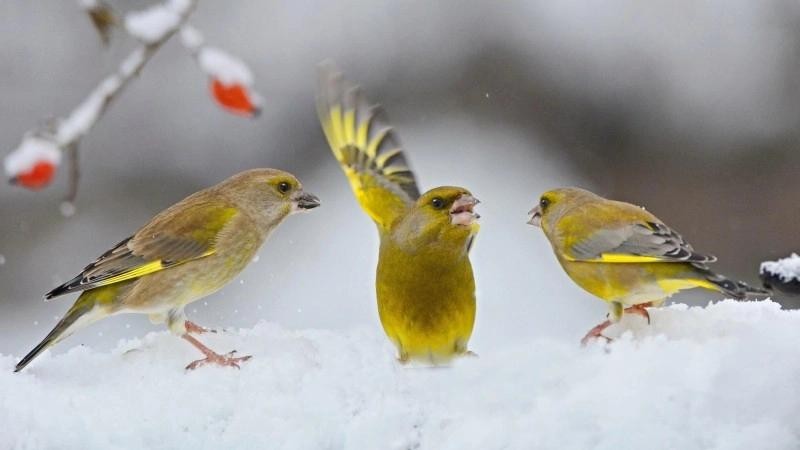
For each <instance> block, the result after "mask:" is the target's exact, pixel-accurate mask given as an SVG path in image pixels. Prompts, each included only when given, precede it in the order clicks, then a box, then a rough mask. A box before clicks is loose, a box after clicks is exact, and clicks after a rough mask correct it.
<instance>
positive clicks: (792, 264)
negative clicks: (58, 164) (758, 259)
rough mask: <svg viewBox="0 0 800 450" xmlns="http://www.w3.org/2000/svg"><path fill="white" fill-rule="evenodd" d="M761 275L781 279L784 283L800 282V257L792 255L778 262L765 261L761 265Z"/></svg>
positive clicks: (795, 254)
mask: <svg viewBox="0 0 800 450" xmlns="http://www.w3.org/2000/svg"><path fill="white" fill-rule="evenodd" d="M760 273H761V274H767V275H773V276H776V277H779V278H780V279H781V281H783V282H784V283H788V282H790V281H792V280H797V281H800V256H798V255H797V253H792V254H791V255H789V256H787V257H786V258H781V259H779V260H777V261H764V262H762V263H761V269H760Z"/></svg>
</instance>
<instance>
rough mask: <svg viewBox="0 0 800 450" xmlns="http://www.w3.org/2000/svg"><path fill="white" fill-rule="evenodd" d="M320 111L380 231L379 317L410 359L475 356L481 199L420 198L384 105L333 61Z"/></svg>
mask: <svg viewBox="0 0 800 450" xmlns="http://www.w3.org/2000/svg"><path fill="white" fill-rule="evenodd" d="M319 74H320V76H319V89H318V95H317V112H318V115H319V120H320V122H321V125H322V129H323V132H324V134H325V136H326V138H327V141H328V144H329V145H330V148H331V150H332V152H333V155H334V156H335V158H336V160H337V161H338V162H339V165H340V166H341V168H342V170H343V171H344V173H345V175H346V178H347V180H348V181H349V184H350V187H351V188H352V191H353V194H354V195H355V197H356V200H357V201H358V203H359V204H360V206H361V208H362V209H363V210H364V212H365V213H366V214H367V215H368V216H369V217H370V218H371V219H372V220H373V222H374V223H375V225H376V226H377V229H378V236H379V238H380V247H379V251H378V265H377V270H376V276H375V291H376V297H377V306H378V315H379V318H380V322H381V325H382V326H383V330H384V332H385V333H386V335H387V336H388V338H389V340H390V341H391V342H392V343H393V344H394V346H395V347H396V349H397V359H398V361H400V362H401V363H404V364H405V363H408V362H412V361H413V362H416V363H423V364H432V365H434V366H436V365H442V364H448V363H449V362H450V361H451V360H452V359H453V358H456V357H459V356H463V355H472V354H473V353H472V352H471V351H469V349H468V342H469V339H470V336H471V335H472V330H473V326H474V322H475V310H476V298H475V278H474V274H473V270H472V265H471V263H470V258H469V254H470V249H471V247H472V244H473V242H474V239H475V236H476V235H477V233H478V230H479V229H480V226H479V224H478V219H479V218H480V215H478V214H477V213H475V212H474V207H475V205H477V204H478V202H479V201H478V199H477V198H475V197H474V196H473V195H472V193H471V192H470V191H469V190H467V189H465V188H462V187H457V186H441V187H436V188H433V189H431V190H429V191H427V192H425V193H422V194H420V191H419V188H418V185H417V181H416V177H415V175H414V172H413V171H412V169H411V167H410V165H409V162H408V160H407V158H406V154H405V150H404V149H403V147H402V146H401V145H400V141H399V139H398V137H397V133H396V132H395V130H394V129H393V128H392V127H391V126H390V125H389V122H388V119H387V118H386V114H385V113H384V111H383V109H382V108H380V107H379V106H377V105H371V104H370V103H369V102H368V100H367V99H366V97H365V96H364V94H363V93H362V90H361V89H360V88H359V87H358V86H356V85H354V84H352V83H350V82H348V81H346V80H345V79H344V78H343V76H342V74H341V73H340V72H338V71H337V70H336V69H335V68H334V67H333V66H332V63H323V64H322V65H321V66H320V71H319Z"/></svg>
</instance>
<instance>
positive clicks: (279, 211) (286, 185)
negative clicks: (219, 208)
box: [216, 169, 320, 223]
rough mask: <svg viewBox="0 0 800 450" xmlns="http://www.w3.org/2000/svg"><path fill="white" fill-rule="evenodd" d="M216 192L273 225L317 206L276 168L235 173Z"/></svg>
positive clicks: (291, 177) (311, 196)
mask: <svg viewBox="0 0 800 450" xmlns="http://www.w3.org/2000/svg"><path fill="white" fill-rule="evenodd" d="M216 189H219V191H220V192H221V193H222V194H223V195H224V196H226V197H228V198H229V199H231V200H233V201H234V202H236V203H237V204H238V205H239V206H240V207H241V208H242V209H244V210H246V211H248V212H249V213H250V214H251V215H252V216H254V217H255V218H257V219H258V220H260V221H261V220H263V221H264V222H265V223H275V222H277V221H280V220H282V219H283V218H284V217H286V216H288V215H290V214H294V213H298V212H304V211H308V210H310V209H313V208H316V207H317V206H319V205H320V201H319V198H317V196H316V195H314V194H311V193H309V192H306V191H304V190H303V185H302V184H301V183H300V181H299V180H298V179H297V178H296V177H295V176H294V175H292V174H290V173H288V172H284V171H282V170H277V169H252V170H247V171H245V172H241V173H239V174H236V175H234V176H232V177H230V178H228V179H227V180H225V181H223V182H222V183H220V184H219V185H217V187H216Z"/></svg>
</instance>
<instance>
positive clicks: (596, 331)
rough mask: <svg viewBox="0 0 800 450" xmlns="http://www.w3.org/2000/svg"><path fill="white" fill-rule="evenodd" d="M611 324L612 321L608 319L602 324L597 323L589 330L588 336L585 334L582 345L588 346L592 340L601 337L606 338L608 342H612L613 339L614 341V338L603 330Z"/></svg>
mask: <svg viewBox="0 0 800 450" xmlns="http://www.w3.org/2000/svg"><path fill="white" fill-rule="evenodd" d="M609 326H611V321H610V320H606V321H605V322H603V323H601V324H600V325H597V326H596V327H594V328H592V329H591V330H589V332H588V333H586V336H584V337H583V339H581V346H583V347H586V345H588V344H589V342H590V341H591V340H593V339H599V338H602V339H605V340H606V343H610V342H611V341H613V339H611V338H610V337H608V336H606V335H604V334H603V331H604V330H605V329H606V328H608V327H609Z"/></svg>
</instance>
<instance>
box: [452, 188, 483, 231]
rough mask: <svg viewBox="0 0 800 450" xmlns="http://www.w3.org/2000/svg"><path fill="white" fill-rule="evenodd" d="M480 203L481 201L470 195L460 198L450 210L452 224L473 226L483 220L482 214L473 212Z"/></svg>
mask: <svg viewBox="0 0 800 450" xmlns="http://www.w3.org/2000/svg"><path fill="white" fill-rule="evenodd" d="M480 202H481V201H480V200H478V199H477V198H475V197H473V196H471V195H469V194H464V195H462V196H461V197H458V198H457V199H456V201H454V202H453V206H452V207H451V208H450V223H452V224H453V225H465V226H466V225H472V224H473V223H474V222H475V221H477V220H478V219H480V218H481V216H480V214H478V213H476V212H474V211H473V210H472V209H473V208H474V207H475V205H477V204H478V203H480Z"/></svg>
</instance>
